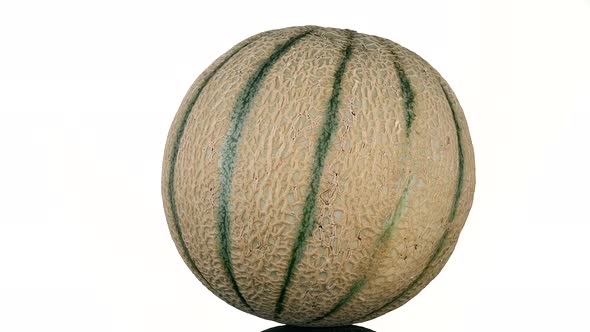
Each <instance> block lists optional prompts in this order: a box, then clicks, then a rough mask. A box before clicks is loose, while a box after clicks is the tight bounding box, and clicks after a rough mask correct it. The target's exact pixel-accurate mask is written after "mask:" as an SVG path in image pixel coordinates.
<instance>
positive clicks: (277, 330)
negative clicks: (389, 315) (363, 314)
mask: <svg viewBox="0 0 590 332" xmlns="http://www.w3.org/2000/svg"><path fill="white" fill-rule="evenodd" d="M262 332H375V331H373V330H369V329H367V328H364V327H360V326H354V325H349V326H337V327H299V326H291V325H283V326H276V327H273V328H270V329H268V330H264V331H262Z"/></svg>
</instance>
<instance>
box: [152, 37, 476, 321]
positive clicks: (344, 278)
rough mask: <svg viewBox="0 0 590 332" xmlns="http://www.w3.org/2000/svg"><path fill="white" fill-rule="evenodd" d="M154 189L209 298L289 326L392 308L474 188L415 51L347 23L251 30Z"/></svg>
mask: <svg viewBox="0 0 590 332" xmlns="http://www.w3.org/2000/svg"><path fill="white" fill-rule="evenodd" d="M162 175H163V176H162V193H163V200H164V207H165V211H166V217H167V220H168V225H169V227H170V231H171V233H172V237H173V239H174V242H175V243H176V246H177V248H178V251H179V252H180V254H181V256H182V258H183V259H184V261H185V262H186V264H187V265H188V266H189V268H190V269H191V271H192V272H193V273H194V274H195V276H196V277H197V278H198V279H199V280H200V281H201V282H202V283H203V284H204V285H205V286H206V287H207V288H208V289H209V290H210V291H212V292H213V293H214V294H216V295H217V296H218V297H220V298H221V299H223V300H224V301H226V302H227V303H229V304H231V305H232V306H234V307H236V308H238V309H240V310H243V311H245V312H248V313H251V314H254V315H257V316H259V317H262V318H265V319H271V320H275V321H277V322H281V323H286V324H290V325H297V326H340V325H348V324H351V323H357V322H362V321H366V320H369V319H372V318H375V317H378V316H380V315H383V314H385V313H387V312H388V311H391V310H393V309H395V308H398V307H399V306H401V305H403V304H404V303H405V302H407V301H408V300H410V299H411V298H412V297H414V296H416V294H418V293H419V292H420V290H422V289H423V288H424V287H425V286H426V285H427V284H428V283H429V282H430V281H431V280H432V279H433V278H434V277H435V276H436V275H437V274H438V273H439V272H440V270H441V269H442V267H443V265H444V264H445V263H446V261H447V260H448V258H449V256H450V255H451V252H452V251H453V249H454V247H455V244H456V242H457V239H458V237H459V232H460V231H461V229H462V227H463V224H464V223H465V220H466V218H467V214H468V212H469V210H470V208H471V204H472V200H473V192H474V188H475V165H474V156H473V148H472V145H471V139H470V137H469V131H468V129H467V122H466V120H465V116H464V114H463V111H462V109H461V106H460V105H459V102H458V101H457V98H456V97H455V95H454V93H453V92H452V90H451V88H450V87H449V85H448V84H447V83H446V82H445V80H444V79H443V78H442V77H441V76H440V75H439V73H438V72H437V71H436V70H434V69H433V68H432V67H431V66H430V65H429V64H428V63H427V62H426V61H424V60H423V59H422V58H420V57H419V56H418V55H416V54H414V53H412V52H411V51H409V50H407V49H405V48H403V47H401V46H400V45H398V44H396V43H394V42H391V41H389V40H387V39H384V38H380V37H376V36H371V35H366V34H361V33H357V32H355V31H351V30H342V29H333V28H322V27H317V26H301V27H290V28H285V29H279V30H272V31H267V32H263V33H260V34H257V35H255V36H253V37H250V38H248V39H246V40H244V41H242V42H241V43H239V44H238V45H236V46H234V47H233V48H232V49H230V50H229V51H228V52H227V53H225V54H224V55H222V56H221V57H220V58H219V59H217V60H216V61H215V62H214V63H213V64H212V65H211V66H210V67H209V68H207V69H206V70H205V71H204V72H203V73H202V74H201V75H200V76H199V77H198V78H197V80H196V81H195V83H194V84H193V86H192V87H191V88H190V89H189V91H188V93H187V95H186V97H185V98H184V100H183V102H182V104H181V106H180V109H179V111H178V113H177V114H176V117H175V119H174V121H173V123H172V127H171V129H170V133H169V136H168V141H167V144H166V149H165V156H164V163H163V173H162Z"/></svg>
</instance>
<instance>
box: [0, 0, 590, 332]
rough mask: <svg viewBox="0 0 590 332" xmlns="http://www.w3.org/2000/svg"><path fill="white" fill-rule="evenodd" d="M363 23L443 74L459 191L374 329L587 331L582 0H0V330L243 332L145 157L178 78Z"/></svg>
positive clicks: (183, 86) (260, 323) (154, 157)
mask: <svg viewBox="0 0 590 332" xmlns="http://www.w3.org/2000/svg"><path fill="white" fill-rule="evenodd" d="M304 24H314V25H321V26H331V27H340V28H350V29H354V30H357V31H359V32H364V33H370V34H376V35H380V36H383V37H386V38H389V39H391V40H394V41H396V42H398V43H401V44H402V45H404V46H406V47H407V48H410V49H411V50H413V51H415V52H417V53H418V54H420V55H421V56H422V57H424V58H425V59H426V60H427V61H429V62H430V63H431V64H432V65H433V66H434V67H435V68H437V69H438V70H439V71H440V72H441V73H442V74H443V76H444V77H445V78H446V79H447V80H448V82H449V83H450V84H451V86H452V87H453V89H454V91H455V92H456V94H457V95H458V97H459V100H460V101H461V104H462V106H463V108H464V110H465V113H466V116H467V119H468V122H469V126H470V130H471V134H472V139H473V145H474V147H475V153H476V166H477V189H476V197H475V202H474V205H473V209H472V211H471V214H470V217H469V220H468V222H467V224H466V226H465V229H464V231H463V233H462V236H461V239H460V242H459V245H458V246H457V249H456V251H455V253H454V255H453V257H452V258H451V260H450V261H449V263H448V264H447V266H446V267H445V269H444V270H443V272H442V273H441V274H440V275H439V277H438V278H437V279H436V280H435V281H433V282H432V283H431V284H430V285H429V286H428V287H427V288H426V289H425V290H424V291H423V292H422V293H421V294H420V295H419V296H417V297H416V298H415V299H413V300H412V301H410V302H409V303H408V304H406V305H405V306H403V307H402V308H400V309H398V310H396V311H394V312H392V313H389V314H387V315H385V316H383V317H380V318H378V319H376V320H373V321H370V322H367V323H365V324H362V325H363V326H366V327H369V328H371V329H373V330H376V331H378V332H385V331H398V332H402V331H403V332H410V331H435V330H436V331H454V332H457V331H481V332H484V331H493V332H497V331H590V323H589V322H588V310H589V309H590V303H589V300H588V299H589V298H590V285H589V284H590V267H589V265H590V257H589V256H590V245H589V242H590V241H589V238H590V217H589V216H588V215H589V213H588V207H589V206H590V195H589V193H588V188H590V179H589V176H588V172H589V170H590V163H589V161H588V160H589V159H588V155H589V153H590V148H589V145H590V116H589V113H590V101H589V100H590V97H589V92H590V1H582V0H579V1H576V0H567V1H566V0H553V1H538V0H537V1H516V0H515V1H480V2H477V1H407V0H406V1H394V0H390V1H383V2H375V1H368V0H364V1H354V2H346V1H319V0H315V1H304V0H299V1H268V2H264V1H255V0H249V1H235V2H230V1H206V2H198V1H161V2H154V1H146V0H144V1H95V2H91V1H59V0H54V1H4V0H2V2H0V112H1V113H0V114H1V115H0V148H1V149H0V155H1V157H2V159H1V162H0V176H1V178H0V180H1V181H0V223H1V224H0V225H1V226H0V227H1V228H0V331H7V332H11V331H101V332H104V331H142V332H146V331H174V332H180V331H193V332H195V331H252V332H259V331H261V330H263V329H265V328H269V327H272V326H275V325H277V324H275V323H274V322H270V321H264V320H262V319H259V318H256V317H254V316H249V315H247V314H244V313H242V312H240V311H238V310H236V309H233V308H232V307H230V306H228V305H226V304H225V303H224V302H222V301H221V300H219V299H217V298H216V297H215V296H214V295H212V294H211V293H209V292H208V291H207V290H206V289H205V287H204V286H202V285H201V284H199V283H198V282H197V280H196V279H195V278H194V277H193V275H192V274H191V273H190V271H189V269H188V268H187V267H186V266H185V265H184V263H183V262H182V260H181V258H180V256H179V255H178V253H177V252H176V249H175V247H174V245H173V242H172V240H171V238H170V235H169V232H168V228H167V225H166V222H165V218H164V213H163V208H162V203H161V198H160V171H161V169H160V167H161V160H162V156H163V149H164V143H165V140H166V135H167V132H168V128H169V125H170V123H171V121H172V118H173V116H174V114H175V112H176V110H177V108H178V105H179V104H180V101H181V99H182V97H183V96H184V94H185V92H186V90H187V89H188V87H189V86H190V84H191V83H192V81H193V80H194V79H195V78H196V77H197V75H198V74H200V72H201V71H202V70H203V69H204V68H205V67H206V66H207V65H209V64H210V63H211V62H212V61H213V60H214V59H215V58H216V57H217V56H219V55H220V54H222V53H223V52H224V51H226V50H227V49H229V48H230V47H231V46H233V45H234V44H236V43H237V42H239V41H240V40H242V39H244V38H246V37H248V36H250V35H252V34H254V33H257V32H261V31H265V30H268V29H274V28H280V27H286V26H292V25H304Z"/></svg>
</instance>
